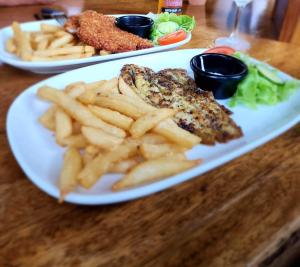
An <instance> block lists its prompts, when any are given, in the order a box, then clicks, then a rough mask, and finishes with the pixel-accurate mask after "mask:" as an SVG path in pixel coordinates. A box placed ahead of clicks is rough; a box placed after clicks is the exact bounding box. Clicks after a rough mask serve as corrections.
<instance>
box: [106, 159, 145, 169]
mask: <svg viewBox="0 0 300 267" xmlns="http://www.w3.org/2000/svg"><path fill="white" fill-rule="evenodd" d="M138 163H139V161H138V159H137V158H130V159H125V160H122V161H119V162H116V163H114V164H112V165H111V166H110V167H109V169H108V171H109V172H113V173H127V172H128V171H130V170H131V169H132V168H133V167H134V166H136V165H137V164H138Z"/></svg>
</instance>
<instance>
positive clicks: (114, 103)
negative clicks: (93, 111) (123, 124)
mask: <svg viewBox="0 0 300 267" xmlns="http://www.w3.org/2000/svg"><path fill="white" fill-rule="evenodd" d="M126 100H127V98H126V97H125V96H124V100H123V101H122V100H121V99H116V98H113V97H106V96H97V97H96V98H95V103H90V104H96V105H98V106H100V107H103V108H109V109H112V110H115V111H118V112H120V113H122V114H124V115H126V116H129V117H131V118H133V119H138V118H139V117H141V116H142V115H143V114H144V111H143V110H140V109H138V108H137V107H136V106H134V105H132V103H130V102H128V101H126Z"/></svg>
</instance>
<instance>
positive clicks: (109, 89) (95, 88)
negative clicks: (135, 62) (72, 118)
mask: <svg viewBox="0 0 300 267" xmlns="http://www.w3.org/2000/svg"><path fill="white" fill-rule="evenodd" d="M86 89H87V90H86V91H85V92H84V93H83V94H81V95H80V96H79V97H78V100H79V101H80V102H82V103H84V104H93V103H95V98H96V96H98V95H104V96H107V95H110V94H119V90H118V87H117V80H116V79H111V80H108V81H103V82H102V81H99V82H94V83H90V84H87V85H86Z"/></svg>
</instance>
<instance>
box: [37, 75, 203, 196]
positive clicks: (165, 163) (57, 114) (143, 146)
mask: <svg viewBox="0 0 300 267" xmlns="http://www.w3.org/2000/svg"><path fill="white" fill-rule="evenodd" d="M37 95H38V96H39V97H40V98H41V99H43V100H47V101H50V102H51V103H52V105H51V107H50V108H49V109H48V110H47V111H46V112H45V113H44V114H43V115H42V116H41V117H40V118H39V122H40V123H41V124H42V125H43V126H45V127H46V128H47V129H49V130H51V131H53V132H54V136H55V138H56V142H57V144H59V145H60V146H63V147H67V149H66V152H65V155H64V163H63V167H62V170H61V174H60V177H59V188H60V200H61V201H63V199H64V198H65V196H66V195H67V194H68V193H69V192H72V191H73V190H74V189H75V188H76V186H78V185H80V186H83V187H84V188H86V189H88V188H91V187H92V186H93V185H94V184H95V183H96V182H97V181H98V180H99V179H100V178H101V176H102V175H104V174H105V173H123V174H125V175H124V176H123V178H121V180H119V181H118V182H116V183H115V184H114V185H113V188H112V189H113V190H122V189H126V188H130V187H134V186H138V185H141V184H145V183H149V182H153V181H155V180H158V179H162V178H165V177H168V176H171V175H175V174H177V173H180V172H183V171H185V170H187V169H190V168H192V167H194V166H196V165H197V164H199V163H200V160H188V159H187V158H186V156H185V151H186V150H188V149H190V148H192V147H193V146H195V145H197V144H199V143H200V141H201V140H200V138H199V137H198V136H195V135H193V134H191V133H190V132H188V131H186V130H184V129H182V128H180V127H178V126H177V124H176V123H175V122H174V121H173V120H172V117H173V116H174V115H175V114H176V110H174V109H166V108H162V109H157V108H155V107H153V106H151V105H149V104H147V103H145V102H144V101H143V100H142V99H141V98H139V97H138V96H137V95H136V93H135V92H134V91H133V90H132V89H131V88H130V87H129V86H128V85H127V84H126V83H125V82H124V80H123V79H122V78H121V77H120V78H119V79H118V78H114V79H111V80H102V81H97V82H93V83H85V82H82V81H79V82H75V83H72V84H69V85H68V86H66V87H65V88H64V90H58V89H55V88H51V87H48V86H43V87H41V88H39V90H38V92H37Z"/></svg>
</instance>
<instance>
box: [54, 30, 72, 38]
mask: <svg viewBox="0 0 300 267" xmlns="http://www.w3.org/2000/svg"><path fill="white" fill-rule="evenodd" d="M53 35H54V36H55V37H56V38H57V37H62V36H65V35H69V33H68V32H66V31H57V32H54V33H53Z"/></svg>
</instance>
